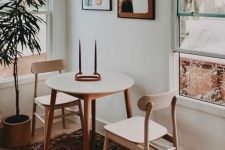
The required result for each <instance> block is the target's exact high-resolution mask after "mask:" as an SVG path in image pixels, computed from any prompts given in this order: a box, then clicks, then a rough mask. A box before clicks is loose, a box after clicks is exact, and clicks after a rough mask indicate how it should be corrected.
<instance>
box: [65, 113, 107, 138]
mask: <svg viewBox="0 0 225 150" xmlns="http://www.w3.org/2000/svg"><path fill="white" fill-rule="evenodd" d="M69 120H71V121H74V122H75V123H77V124H80V118H79V117H73V118H69ZM90 122H91V118H90ZM107 124H109V123H108V122H107V121H104V120H101V119H99V118H96V131H97V132H98V133H99V134H101V135H105V130H104V126H105V125H107ZM90 129H91V125H90Z"/></svg>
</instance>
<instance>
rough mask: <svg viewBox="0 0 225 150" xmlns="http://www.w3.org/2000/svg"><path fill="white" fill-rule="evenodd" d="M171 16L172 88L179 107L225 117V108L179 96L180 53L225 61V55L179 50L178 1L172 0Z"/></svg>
mask: <svg viewBox="0 0 225 150" xmlns="http://www.w3.org/2000/svg"><path fill="white" fill-rule="evenodd" d="M171 8H172V11H171V12H172V16H171V33H170V35H171V36H172V37H171V49H172V50H171V55H170V88H171V89H175V90H176V92H177V98H178V105H180V106H182V107H186V108H189V109H193V110H197V111H201V112H205V113H209V114H212V115H216V116H220V117H225V107H224V106H220V105H216V104H213V103H208V102H204V101H200V100H196V99H193V98H188V97H184V96H181V95H179V53H186V54H193V55H200V56H205V57H213V58H220V59H225V55H222V54H221V55H220V54H212V53H207V52H203V51H193V50H188V49H181V48H179V19H178V16H177V0H172V6H171Z"/></svg>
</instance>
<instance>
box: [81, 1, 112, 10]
mask: <svg viewBox="0 0 225 150" xmlns="http://www.w3.org/2000/svg"><path fill="white" fill-rule="evenodd" d="M82 10H99V11H111V10H112V0H82Z"/></svg>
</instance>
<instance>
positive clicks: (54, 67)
mask: <svg viewBox="0 0 225 150" xmlns="http://www.w3.org/2000/svg"><path fill="white" fill-rule="evenodd" d="M30 69H31V72H32V73H33V74H39V73H46V72H53V71H61V70H63V69H64V63H63V60H62V59H58V60H50V61H42V62H35V63H33V64H32V65H31V67H30Z"/></svg>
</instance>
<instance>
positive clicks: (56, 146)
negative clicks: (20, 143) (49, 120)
mask: <svg viewBox="0 0 225 150" xmlns="http://www.w3.org/2000/svg"><path fill="white" fill-rule="evenodd" d="M82 141H83V134H82V131H81V130H77V131H75V132H73V133H71V134H65V135H60V136H58V137H56V138H55V139H53V140H52V141H51V150H82V148H83V142H82ZM94 143H95V144H94V146H93V148H92V150H102V149H103V144H104V136H102V135H100V134H96V136H95V142H94ZM109 145H110V146H109V147H110V148H109V150H127V149H126V148H123V147H122V146H120V145H118V144H116V143H114V142H110V144H109ZM22 150H43V142H40V143H35V144H33V145H29V146H27V147H25V148H23V149H22Z"/></svg>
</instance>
